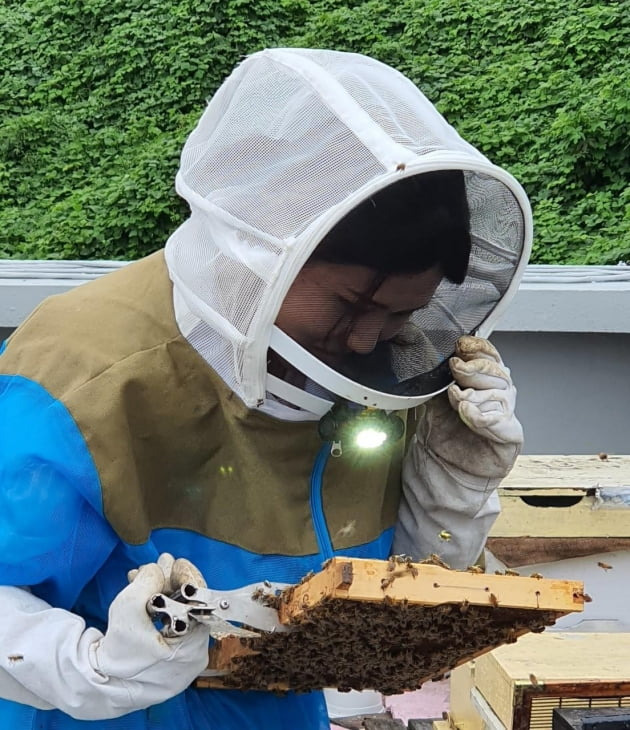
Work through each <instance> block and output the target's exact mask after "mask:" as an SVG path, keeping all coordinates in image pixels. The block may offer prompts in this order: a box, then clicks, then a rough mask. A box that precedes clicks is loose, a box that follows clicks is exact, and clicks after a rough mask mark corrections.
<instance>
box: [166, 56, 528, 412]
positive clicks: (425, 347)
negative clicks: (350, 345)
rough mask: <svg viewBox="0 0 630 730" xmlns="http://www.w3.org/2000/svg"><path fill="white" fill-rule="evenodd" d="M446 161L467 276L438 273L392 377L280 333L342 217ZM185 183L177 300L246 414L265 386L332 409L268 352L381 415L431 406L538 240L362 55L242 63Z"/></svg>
mask: <svg viewBox="0 0 630 730" xmlns="http://www.w3.org/2000/svg"><path fill="white" fill-rule="evenodd" d="M436 170H461V171H463V174H464V179H465V186H466V196H467V199H468V208H469V213H470V231H471V241H472V250H471V256H470V263H469V267H468V273H467V276H466V279H465V281H464V282H463V283H462V284H460V285H459V286H458V285H455V284H452V283H450V282H448V281H446V280H443V281H442V283H441V284H440V286H439V287H438V289H437V291H436V293H435V295H434V296H433V298H432V300H431V302H430V303H429V305H428V306H427V307H425V308H423V309H421V310H418V311H417V312H416V313H414V315H412V317H411V320H410V323H409V324H410V326H411V327H412V328H413V331H415V332H416V333H417V336H416V338H415V341H411V339H410V338H406V344H405V345H404V346H399V345H394V344H392V345H391V347H390V350H389V352H388V354H387V358H386V361H387V366H386V367H387V370H388V372H387V373H386V376H385V375H384V377H383V378H381V381H382V382H379V378H378V377H377V378H374V377H373V375H374V374H373V373H372V374H371V377H370V378H368V379H363V378H362V376H355V375H353V376H349V375H348V374H347V373H345V374H344V373H342V372H341V371H339V370H337V369H335V368H333V367H329V366H327V365H325V364H324V363H323V362H321V361H320V360H318V359H317V358H316V357H315V356H313V355H311V354H310V353H308V352H307V351H305V350H304V349H303V348H301V347H300V346H299V345H298V344H297V343H296V342H294V341H293V340H292V339H290V338H289V337H288V336H286V334H284V333H283V332H281V331H280V330H279V329H278V328H277V327H275V325H274V321H275V319H276V316H277V314H278V311H279V309H280V306H281V304H282V302H283V299H284V297H285V295H286V293H287V291H288V289H289V287H290V286H291V284H292V282H293V280H294V279H295V277H296V275H297V274H298V272H299V271H300V269H301V267H302V266H303V265H304V263H305V262H306V260H307V259H308V258H309V256H310V255H311V253H312V252H313V250H314V249H315V248H316V246H317V244H318V243H319V242H320V241H321V240H322V238H323V236H324V235H325V234H326V233H327V232H328V231H330V230H331V228H332V227H333V226H334V225H335V224H336V223H337V222H338V221H339V220H341V219H342V218H343V217H344V216H345V215H346V214H347V213H348V212H349V211H351V210H352V209H353V208H354V207H355V206H357V205H358V204H359V203H360V202H362V201H364V200H366V199H368V198H369V197H370V196H371V195H373V194H375V193H376V192H377V191H379V190H381V189H383V188H385V187H387V186H389V185H391V184H392V183H394V182H396V181H398V180H400V179H401V178H402V177H406V176H412V175H419V174H422V173H426V172H430V171H436ZM176 187H177V191H178V192H179V194H180V195H181V196H182V197H184V198H185V199H186V200H187V202H188V203H189V205H190V209H191V215H190V218H189V219H188V220H187V221H186V222H185V223H184V224H183V225H181V226H180V227H179V228H178V229H177V230H176V231H175V233H174V234H173V235H172V236H171V238H170V239H169V241H168V243H167V246H166V261H167V265H168V269H169V273H170V276H171V279H172V281H173V284H174V290H175V294H176V298H177V297H179V298H180V299H181V300H182V301H184V302H185V305H186V306H187V308H188V310H189V312H190V313H192V315H193V316H194V317H195V318H197V321H198V323H199V326H198V327H197V334H196V337H197V342H200V341H201V342H202V345H203V348H204V349H205V351H206V353H208V352H209V355H207V357H206V359H208V360H209V361H210V362H211V363H212V365H213V367H214V368H215V369H216V370H217V372H218V373H219V374H220V375H221V376H222V377H223V379H224V380H225V381H226V382H227V383H228V385H229V386H230V387H231V388H232V389H233V390H234V392H235V393H236V394H237V395H238V396H239V397H240V398H241V399H242V400H243V401H244V402H245V403H246V404H247V405H248V406H250V407H254V406H256V405H260V404H261V403H262V402H263V401H264V399H265V397H266V394H267V393H275V394H276V395H278V396H279V397H281V398H282V399H283V400H287V401H289V402H291V403H293V404H296V405H298V406H301V407H304V408H306V409H308V410H311V411H313V412H315V413H323V412H325V411H326V410H327V409H328V408H329V407H330V405H331V402H330V400H327V399H321V398H318V397H315V396H313V395H310V394H309V393H307V392H306V390H308V388H306V389H305V390H302V389H300V388H296V387H294V386H290V385H288V384H286V383H283V382H282V381H278V379H277V378H274V377H272V376H271V375H268V373H267V361H268V349H269V348H271V349H273V350H275V351H276V352H277V353H278V354H280V355H281V356H282V357H283V358H284V359H285V360H287V361H288V362H290V363H291V364H293V365H294V366H295V367H296V368H297V369H298V370H300V371H301V372H302V373H303V374H305V375H306V376H307V378H306V379H305V382H311V383H312V382H314V383H317V384H319V385H320V386H323V387H324V388H325V389H326V390H327V391H330V392H332V393H333V394H335V395H336V396H340V397H342V398H347V399H348V400H350V401H354V402H356V403H360V404H362V405H369V406H374V407H378V408H383V409H386V410H392V409H398V408H409V407H413V406H415V405H418V404H419V403H422V402H423V401H425V400H427V399H428V398H430V397H432V396H433V395H435V394H436V393H437V392H439V391H440V390H443V389H444V388H445V387H446V386H447V385H448V383H449V382H450V375H449V372H448V357H449V356H450V355H451V354H452V353H453V350H454V346H455V341H456V339H457V337H459V336H460V335H462V334H470V333H474V334H478V335H479V336H483V337H485V336H488V335H489V333H490V332H491V330H492V328H493V326H494V324H495V322H496V321H497V318H498V317H499V316H500V314H501V313H502V311H503V310H504V309H505V306H506V305H507V303H508V301H509V300H510V299H511V298H512V296H513V294H514V292H515V289H516V288H517V286H518V282H519V279H520V277H521V274H522V270H523V269H524V267H525V264H526V262H527V257H528V255H529V250H530V247H531V212H530V208H529V203H528V201H527V197H526V195H525V193H524V192H523V190H522V188H521V187H520V185H519V184H518V183H517V182H516V180H515V179H514V178H513V177H512V176H511V175H509V174H508V173H507V172H505V171H504V170H502V169H501V168H499V167H497V166H495V165H493V164H492V163H490V162H489V161H488V160H487V159H486V158H485V157H484V156H483V155H481V154H480V153H479V152H478V151H477V150H476V149H475V148H474V147H472V146H471V145H469V144H468V143H467V142H465V141H464V140H463V139H462V138H461V137H460V136H459V135H458V134H457V132H455V130H454V129H453V128H452V127H451V126H449V125H448V124H447V123H446V121H445V120H444V118H443V117H442V116H441V115H440V114H439V113H438V112H437V110H436V109H435V108H434V107H433V105H432V104H431V103H430V102H429V101H428V100H427V99H426V98H425V96H424V95H423V94H422V93H421V92H420V91H419V90H418V89H417V88H416V87H415V86H414V85H413V84H412V83H411V82H410V81H409V80H408V79H407V78H406V77H404V76H403V75H402V74H400V73H399V72H398V71H395V70H394V69H392V68H390V67H389V66H386V65H384V64H382V63H380V62H378V61H375V60H373V59H370V58H367V57H365V56H361V55H358V54H352V53H341V52H336V51H324V50H304V49H271V50H265V51H261V52H259V53H255V54H253V55H252V56H249V57H248V58H246V59H245V60H244V61H243V62H242V63H241V64H240V65H239V66H238V67H237V68H236V69H235V70H234V71H233V73H232V74H231V75H230V76H229V77H228V78H227V79H226V81H225V82H224V83H223V85H222V86H221V87H220V88H219V90H218V91H217V93H216V94H215V95H214V96H213V98H212V99H211V101H210V103H209V105H208V107H207V109H206V111H205V113H204V114H203V116H202V117H201V119H200V121H199V123H198V125H197V127H196V128H195V130H194V131H193V132H192V134H191V135H190V137H189V138H188V140H187V142H186V144H185V146H184V149H183V152H182V157H181V167H180V170H179V173H178V174H177V178H176ZM383 245H384V246H386V245H387V241H383ZM200 328H201V335H200V334H199V332H200ZM367 357H369V356H367ZM380 361H381V362H383V358H381V359H380Z"/></svg>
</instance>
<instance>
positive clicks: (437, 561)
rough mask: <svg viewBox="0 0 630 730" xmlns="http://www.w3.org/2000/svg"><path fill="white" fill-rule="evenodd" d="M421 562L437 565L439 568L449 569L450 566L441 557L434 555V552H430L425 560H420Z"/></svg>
mask: <svg viewBox="0 0 630 730" xmlns="http://www.w3.org/2000/svg"><path fill="white" fill-rule="evenodd" d="M420 562H421V563H425V564H427V565H437V566H439V567H440V568H446V569H447V570H450V569H451V566H450V565H448V564H447V563H445V562H444V561H443V560H442V558H441V557H440V556H439V555H436V554H435V553H431V555H429V557H428V558H426V560H421V561H420Z"/></svg>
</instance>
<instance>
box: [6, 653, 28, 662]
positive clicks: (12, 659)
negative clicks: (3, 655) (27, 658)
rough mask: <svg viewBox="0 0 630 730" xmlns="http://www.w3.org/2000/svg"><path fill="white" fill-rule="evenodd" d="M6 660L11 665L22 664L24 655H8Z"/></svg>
mask: <svg viewBox="0 0 630 730" xmlns="http://www.w3.org/2000/svg"><path fill="white" fill-rule="evenodd" d="M7 659H8V660H9V661H10V662H11V664H15V663H16V662H23V661H24V655H23V654H9V656H8V657H7Z"/></svg>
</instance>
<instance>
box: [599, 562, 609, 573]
mask: <svg viewBox="0 0 630 730" xmlns="http://www.w3.org/2000/svg"><path fill="white" fill-rule="evenodd" d="M597 565H598V566H599V567H600V568H603V570H606V571H608V570H612V565H609V564H608V563H602V562H601V561H600V562H598V563H597Z"/></svg>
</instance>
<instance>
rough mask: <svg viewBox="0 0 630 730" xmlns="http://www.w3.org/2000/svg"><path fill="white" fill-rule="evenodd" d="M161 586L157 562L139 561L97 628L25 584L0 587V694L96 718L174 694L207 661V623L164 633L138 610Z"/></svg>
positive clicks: (119, 713)
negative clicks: (100, 628) (1, 617)
mask: <svg viewBox="0 0 630 730" xmlns="http://www.w3.org/2000/svg"><path fill="white" fill-rule="evenodd" d="M162 562H163V563H164V562H165V561H164V560H163V561H162ZM174 562H175V563H177V561H174ZM185 562H187V561H185ZM172 567H174V563H173V566H172ZM193 567H194V566H193ZM172 572H173V571H172V570H171V578H172ZM188 577H190V576H187V579H188ZM191 582H193V581H191ZM194 582H196V581H194ZM201 583H202V584H203V586H205V583H204V582H203V579H201ZM167 587H168V586H167ZM164 589H165V576H164V572H163V570H162V566H160V565H158V564H157V563H151V564H149V565H145V566H142V567H141V568H140V570H139V571H138V573H137V574H136V575H135V576H134V579H133V581H132V583H131V584H130V585H128V586H127V587H126V588H125V589H123V590H122V591H121V592H120V593H119V594H118V596H116V598H115V599H114V601H113V602H112V604H111V606H110V609H109V622H108V628H107V632H106V633H105V635H103V634H102V633H101V632H100V631H98V630H97V629H94V628H86V626H85V622H84V620H83V619H82V618H81V617H79V616H76V615H75V614H73V613H70V612H69V611H64V610H61V609H56V608H51V607H50V606H48V604H46V603H44V601H41V600H40V599H38V598H36V597H35V596H32V595H31V594H30V593H28V592H27V591H24V590H21V589H19V588H14V587H9V586H2V587H0V601H1V602H2V605H3V611H5V614H4V618H5V620H4V621H3V622H2V623H1V624H0V649H1V651H0V667H1V669H0V696H3V697H5V698H6V699H10V700H15V701H17V702H26V703H28V704H33V705H34V706H36V707H42V708H53V707H54V708H57V709H60V710H62V711H63V712H65V713H67V714H68V715H70V716H71V717H74V718H76V719H79V720H100V719H110V718H114V717H119V716H121V715H125V714H127V713H129V712H133V711H134V710H140V709H144V708H147V707H150V706H152V705H156V704H159V703H161V702H164V701H165V700H167V699H170V698H171V697H174V696H175V695H177V694H179V693H180V692H182V691H183V690H184V689H186V688H187V687H188V685H189V684H190V683H191V682H192V681H193V680H194V679H195V678H196V677H197V676H198V675H199V673H200V672H201V671H202V670H203V669H205V667H206V666H207V664H208V638H209V629H208V627H206V626H204V625H202V624H197V625H195V626H194V627H193V628H192V629H191V631H190V632H189V633H187V634H185V635H184V636H178V637H175V638H168V639H167V638H164V637H163V636H162V635H161V634H160V633H159V632H158V631H157V629H156V628H155V626H154V625H153V622H152V620H151V618H150V617H149V615H148V614H147V611H146V604H147V601H148V600H149V599H150V598H151V596H152V595H153V594H154V593H162V592H164ZM16 657H18V659H16ZM16 688H19V691H18V689H16ZM33 696H34V697H35V698H37V700H38V701H37V702H35V701H31V700H30V699H29V698H30V697H33Z"/></svg>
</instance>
